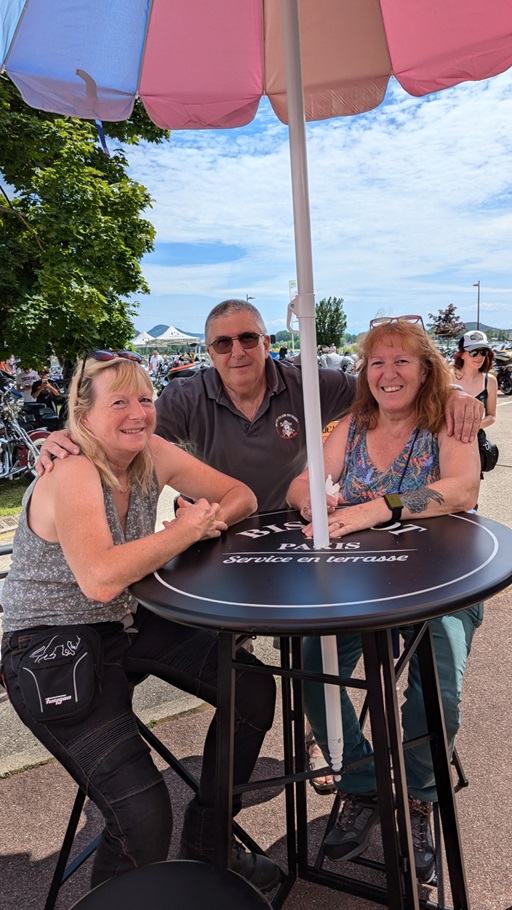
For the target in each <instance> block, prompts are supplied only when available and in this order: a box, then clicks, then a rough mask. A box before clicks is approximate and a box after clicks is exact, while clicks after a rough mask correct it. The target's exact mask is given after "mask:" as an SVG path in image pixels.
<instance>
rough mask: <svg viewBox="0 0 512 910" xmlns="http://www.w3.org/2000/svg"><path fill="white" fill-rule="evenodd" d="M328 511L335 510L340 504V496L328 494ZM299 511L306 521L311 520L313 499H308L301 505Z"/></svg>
mask: <svg viewBox="0 0 512 910" xmlns="http://www.w3.org/2000/svg"><path fill="white" fill-rule="evenodd" d="M326 503H327V513H330V512H334V510H335V509H336V507H337V506H338V496H326ZM299 512H300V514H301V515H302V517H303V518H304V519H305V520H306V521H311V501H310V500H309V499H307V500H306V501H305V503H304V505H302V506H300V508H299Z"/></svg>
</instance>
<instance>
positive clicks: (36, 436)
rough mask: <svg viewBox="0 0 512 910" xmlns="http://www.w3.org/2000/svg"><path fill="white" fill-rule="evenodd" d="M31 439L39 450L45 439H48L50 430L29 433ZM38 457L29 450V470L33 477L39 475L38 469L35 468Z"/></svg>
mask: <svg viewBox="0 0 512 910" xmlns="http://www.w3.org/2000/svg"><path fill="white" fill-rule="evenodd" d="M28 435H29V436H30V440H31V442H32V443H33V445H35V447H36V449H38V451H39V450H40V449H41V448H42V446H43V443H44V441H45V439H48V436H49V435H50V434H49V432H48V430H34V431H33V432H32V433H29V434H28ZM35 463H36V459H35V458H34V456H33V454H32V452H29V451H27V471H28V472H29V473H30V474H32V477H37V476H38V474H37V471H36V470H35V467H34V465H35Z"/></svg>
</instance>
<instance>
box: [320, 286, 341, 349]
mask: <svg viewBox="0 0 512 910" xmlns="http://www.w3.org/2000/svg"><path fill="white" fill-rule="evenodd" d="M315 313H316V317H315V318H316V340H317V342H318V344H319V345H330V344H334V345H336V347H339V346H340V345H341V342H342V339H343V335H344V332H345V329H346V327H347V317H346V316H345V313H344V311H343V297H327V298H325V297H324V298H323V300H320V302H319V303H317V305H316V307H315Z"/></svg>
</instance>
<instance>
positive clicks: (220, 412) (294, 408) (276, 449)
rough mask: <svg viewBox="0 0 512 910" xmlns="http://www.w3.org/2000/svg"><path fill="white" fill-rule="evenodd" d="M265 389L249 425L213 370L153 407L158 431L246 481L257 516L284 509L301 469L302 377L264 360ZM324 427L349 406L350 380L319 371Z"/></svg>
mask: <svg viewBox="0 0 512 910" xmlns="http://www.w3.org/2000/svg"><path fill="white" fill-rule="evenodd" d="M266 371H267V391H266V394H265V398H264V399H263V402H262V403H261V406H260V409H259V411H258V413H257V414H256V417H255V418H254V420H253V421H252V423H251V422H250V421H249V420H247V418H246V417H245V416H244V415H243V414H242V413H241V412H240V411H239V410H237V408H236V407H235V405H234V404H233V402H232V401H231V399H230V398H229V396H228V395H227V394H226V392H225V390H224V386H223V385H222V382H221V380H220V377H219V374H218V372H217V370H216V369H214V368H213V367H211V368H209V369H207V370H203V371H202V372H199V373H196V375H195V376H190V377H188V378H184V379H173V380H172V381H171V382H170V383H169V384H168V385H167V386H166V387H165V389H164V390H163V392H162V394H161V395H160V397H159V398H158V399H157V402H156V410H157V433H158V434H159V435H160V436H163V437H164V438H165V439H168V440H169V441H170V442H175V443H177V444H178V445H180V446H182V447H183V448H185V449H186V450H187V451H188V452H191V454H192V455H195V456H196V457H197V458H200V459H201V461H204V462H205V463H206V464H209V465H211V466H212V467H213V468H217V470H218V471H223V472H224V473H225V474H230V475H231V476H232V477H236V478H237V479H238V480H241V481H243V482H244V483H246V484H247V485H248V486H249V487H251V489H252V490H254V493H255V494H256V496H257V499H258V511H259V512H266V511H271V510H274V509H281V508H285V507H286V501H285V496H286V491H287V490H288V487H289V485H290V483H291V481H292V480H293V478H294V477H296V476H297V474H300V472H301V471H303V470H304V467H305V466H306V430H305V421H304V401H303V397H302V374H301V371H300V370H298V369H297V368H296V367H294V366H291V365H290V364H287V363H280V362H279V361H276V360H272V358H270V357H268V358H267V360H266ZM319 380H320V401H321V411H322V426H325V425H326V424H328V423H330V422H331V421H332V420H336V419H337V418H338V417H340V416H341V414H342V413H344V412H345V411H346V410H347V409H348V408H349V406H350V404H351V402H352V400H353V397H354V392H355V379H354V378H353V377H352V376H350V375H347V374H346V373H342V372H339V371H338V370H327V369H324V370H320V371H319Z"/></svg>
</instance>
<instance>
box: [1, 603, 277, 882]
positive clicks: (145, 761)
mask: <svg viewBox="0 0 512 910" xmlns="http://www.w3.org/2000/svg"><path fill="white" fill-rule="evenodd" d="M95 628H96V630H97V631H98V632H99V633H100V635H101V637H102V641H103V653H104V673H103V682H102V691H101V698H100V699H99V701H98V703H97V704H96V705H95V707H93V709H92V711H91V713H90V714H89V715H88V716H87V717H86V718H85V719H84V720H81V721H80V722H78V723H71V724H57V723H56V722H55V721H52V722H51V723H48V724H42V723H40V722H38V721H36V720H34V719H33V718H32V716H31V715H30V714H29V712H28V711H27V708H26V705H25V703H24V700H23V697H22V694H21V690H20V687H19V684H18V673H19V662H20V659H21V657H22V656H23V655H24V654H25V652H26V651H27V650H28V649H29V648H30V640H31V634H30V633H31V630H30V629H24V630H23V631H20V632H12V633H6V634H5V635H4V637H3V641H2V662H3V670H4V676H5V682H6V686H7V692H8V695H9V699H10V701H11V703H12V705H13V707H14V709H15V711H16V712H17V713H18V714H19V716H20V718H21V720H22V721H23V723H25V724H26V726H27V727H29V729H30V730H32V732H33V733H34V735H35V736H36V737H37V739H38V740H39V741H40V742H41V743H43V745H44V746H45V747H46V748H47V749H48V750H49V752H51V753H52V755H54V756H55V758H56V759H57V760H58V761H59V762H60V763H61V764H62V765H63V766H64V767H65V768H66V770H67V771H68V772H69V773H70V774H71V776H72V777H73V778H74V779H75V780H76V782H77V783H78V784H79V785H80V787H82V788H83V789H84V790H85V791H86V792H87V795H88V796H89V797H90V799H91V800H92V801H93V802H94V803H95V804H96V805H97V806H98V808H99V809H100V811H101V812H102V814H103V816H104V819H105V829H104V831H103V834H102V837H101V840H100V843H99V846H98V849H97V851H96V854H95V858H94V866H93V870H92V877H91V885H92V887H95V886H96V885H98V884H100V883H101V882H103V881H106V880H107V879H109V878H112V877H113V876H114V875H119V874H121V873H123V872H127V871H129V870H130V869H133V868H137V867H138V866H142V865H145V864H147V863H153V862H159V861H162V860H165V859H166V858H167V854H168V850H169V844H170V840H171V832H172V813H171V802H170V796H169V792H168V790H167V786H166V784H165V782H164V780H163V777H162V774H161V773H160V771H159V770H158V769H157V768H156V766H155V765H154V763H153V760H152V758H151V755H150V750H149V748H148V746H147V744H146V743H145V742H144V740H143V739H142V737H141V736H140V734H139V731H138V729H137V724H136V719H135V715H134V713H133V710H132V701H131V696H132V691H133V684H134V682H135V681H136V680H137V679H138V680H140V679H142V678H143V677H144V676H146V675H147V674H151V675H154V676H158V677H160V678H161V679H164V680H166V681H167V682H169V683H171V684H172V685H174V686H176V687H178V688H180V689H183V690H185V691H186V692H189V693H190V694H192V695H196V696H198V697H199V698H202V699H204V700H205V701H207V702H209V703H210V704H212V705H215V704H216V701H217V635H216V633H214V632H210V631H197V630H194V629H192V628H189V627H187V626H183V625H179V624H178V623H173V622H170V621H168V620H165V619H162V618H161V617H159V616H156V615H155V614H153V613H150V612H149V611H148V610H146V609H145V608H144V607H139V609H138V611H137V614H136V617H135V626H134V627H133V628H132V629H128V630H125V629H124V628H123V627H122V626H121V624H119V623H115V624H113V623H109V624H107V623H104V624H101V623H99V624H97V625H95ZM237 659H238V660H239V661H240V662H243V663H245V664H247V665H248V667H250V665H251V664H252V665H254V664H259V663H260V662H259V661H258V660H257V659H256V658H255V657H254V656H253V655H251V654H248V653H247V651H245V650H244V649H239V650H238V652H237ZM274 704H275V684H274V680H273V677H272V676H271V675H270V674H268V675H267V674H260V673H250V672H246V671H245V670H239V671H237V685H236V704H235V749H234V783H235V784H239V783H246V782H247V781H248V780H249V778H250V776H251V773H252V770H253V768H254V765H255V763H256V759H257V757H258V754H259V751H260V748H261V745H262V742H263V739H264V736H265V733H266V731H267V730H269V729H270V727H271V726H272V722H273V717H274ZM215 731H216V721H215V717H214V719H213V721H212V724H211V725H210V729H209V731H208V734H207V737H206V742H205V747H204V753H203V764H202V772H201V780H200V787H199V792H198V795H197V797H196V798H195V802H199V803H200V805H201V806H206V807H210V806H212V805H213V802H214V785H215V764H216V743H215ZM48 800H49V805H51V794H49V795H48ZM240 805H241V801H240V798H238V799H237V800H236V801H235V804H234V806H233V811H234V812H237V811H238V810H239V809H240ZM207 836H208V838H211V837H212V836H214V833H213V834H212V833H210V832H208V835H207ZM188 837H189V840H190V839H195V840H196V841H197V842H198V844H199V846H200V849H201V850H203V849H204V853H205V854H208V853H209V852H211V849H212V845H211V844H210V843H209V842H208V843H206V842H205V843H203V841H204V838H205V837H206V835H204V836H203V834H202V833H201V832H199V833H197V832H189V836H188Z"/></svg>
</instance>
